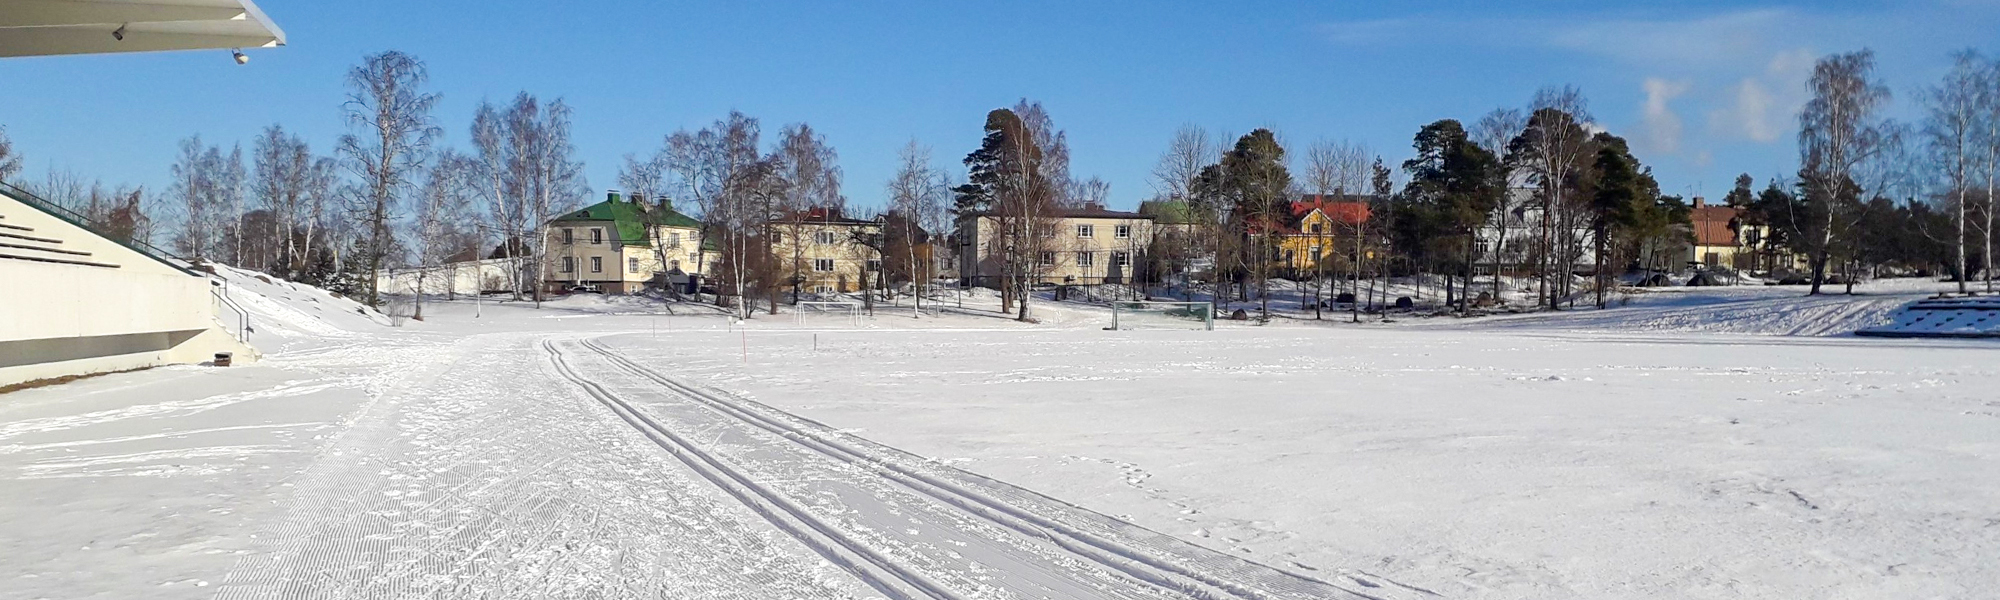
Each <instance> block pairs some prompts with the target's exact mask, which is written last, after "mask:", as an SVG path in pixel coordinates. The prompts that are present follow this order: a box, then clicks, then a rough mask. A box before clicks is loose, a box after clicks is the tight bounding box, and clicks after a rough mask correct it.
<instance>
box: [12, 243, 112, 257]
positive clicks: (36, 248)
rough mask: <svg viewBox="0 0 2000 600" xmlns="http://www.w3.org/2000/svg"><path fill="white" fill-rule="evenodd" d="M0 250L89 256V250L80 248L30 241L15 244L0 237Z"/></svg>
mask: <svg viewBox="0 0 2000 600" xmlns="http://www.w3.org/2000/svg"><path fill="white" fill-rule="evenodd" d="M0 252H13V253H17V254H18V253H21V252H33V253H41V254H58V255H61V256H58V257H57V258H61V257H62V256H69V257H83V256H90V253H89V252H84V251H82V250H64V249H62V248H52V247H48V246H40V245H35V244H32V243H29V244H16V243H14V242H11V241H8V240H6V239H0Z"/></svg>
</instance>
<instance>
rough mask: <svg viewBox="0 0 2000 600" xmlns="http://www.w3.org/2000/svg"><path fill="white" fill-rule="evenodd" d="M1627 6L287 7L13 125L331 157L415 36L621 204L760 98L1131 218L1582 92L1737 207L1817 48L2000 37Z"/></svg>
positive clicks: (430, 54)
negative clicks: (1287, 151)
mask: <svg viewBox="0 0 2000 600" xmlns="http://www.w3.org/2000/svg"><path fill="white" fill-rule="evenodd" d="M1363 4H1365V6H1364V5H1363ZM1616 4H1618V3H1580V2H1512V3H1501V2H1460V1H1450V0H1446V1H1436V2H1426V3H1421V4H1402V3H1349V2H1218V3H1192V2H1189V3H1140V2H1120V3H1111V2H1104V3H1096V2H1047V3H1035V2H1010V3H960V2H907V3H888V2H841V3H820V2H798V3H787V2H759V3H750V2H730V3H720V2H718V3H712V4H691V3H680V2H651V1H643V2H586V1H576V2H457V1H434V2H387V1H376V0H367V1H361V0H344V1H339V2H328V1H323V0H310V1H309V0H262V1H261V2H260V3H259V6H260V7H262V8H263V9H264V11H265V13H267V14H268V15H270V17H271V18H272V19H273V20H274V21H276V22H277V23H278V24H279V25H280V26H281V27H283V28H284V29H285V31H286V33H287V34H288V36H289V38H290V43H291V45H290V46H288V47H285V48H278V49H267V50H251V51H250V53H251V55H252V57H253V58H252V60H251V62H250V64H248V65H246V66H237V65H235V64H234V63H232V62H231V61H230V60H229V57H228V53H227V52H225V51H210V52H178V53H162V54H134V55H98V56H77V57H47V58H27V59H5V60H0V82H4V86H5V87H4V91H0V125H4V126H5V127H6V128H7V131H8V134H9V136H10V137H12V138H13V139H14V141H15V145H16V148H17V150H18V151H20V152H22V153H23V154H25V155H26V157H27V159H28V160H27V167H28V172H27V173H25V174H24V175H26V176H28V177H40V176H41V175H42V174H43V173H44V172H46V171H47V170H48V169H50V168H52V167H53V168H58V169H67V170H70V171H74V172H76V173H79V174H81V175H84V176H86V177H95V178H102V179H104V180H105V181H107V182H109V183H113V184H116V183H126V184H136V185H146V186H147V187H149V188H151V189H153V190H156V191H160V190H163V189H164V187H163V186H164V185H165V182H166V181H167V180H168V165H169V164H170V163H171V161H172V158H173V155H174V146H175V142H176V141H177V140H179V139H181V138H183V137H186V136H188V135H191V134H197V133H198V134H201V135H202V136H203V138H205V139H206V140H209V141H220V142H223V143H225V144H227V143H231V142H236V141H243V142H245V143H247V142H248V140H249V139H250V138H251V136H253V135H254V134H255V133H256V132H257V131H258V130H259V129H260V128H262V127H264V126H266V125H269V124H272V123H279V124H283V125H284V126H286V127H287V128H288V129H292V130H294V131H297V132H300V133H302V134H304V135H305V136H306V137H307V138H308V139H309V140H310V141H311V142H312V143H313V145H314V148H315V150H317V151H320V152H329V151H331V149H332V146H333V140H334V138H335V137H336V136H337V135H339V134H340V133H341V132H342V131H343V123H342V121H341V118H340V110H339V108H340V102H341V98H342V94H343V88H342V85H341V79H342V75H343V73H344V72H345V70H346V69H347V68H349V67H351V66H352V65H354V64H356V63H357V62H358V61H359V60H360V58H361V57H362V56H363V55H365V54H368V53H371V52H377V51H381V50H386V49H397V50H402V51H405V52H408V53H411V54H414V55H416V56H418V57H419V58H422V59H423V60H425V61H426V62H427V63H428V64H429V66H430V72H431V85H432V86H433V88H434V89H435V90H436V91H438V92H441V93H442V94H443V95H444V100H443V103H442V107H441V109H440V110H439V111H438V113H437V115H436V116H437V118H438V120H439V122H440V124H441V125H442V126H443V127H444V128H445V130H446V132H447V138H446V140H447V142H448V143H451V144H454V145H463V144H464V141H465V137H466V136H465V130H466V126H467V124H468V123H469V122H470V117H471V113H472V109H473V107H474V106H476V104H477V103H478V102H479V101H480V100H481V99H492V100H494V101H496V102H499V101H504V100H506V99H508V98H511V97H512V96H513V95H514V94H515V93H516V92H519V91H523V90H525V91H528V92H531V93H534V94H537V95H540V96H542V97H544V98H553V97H562V98H564V99H565V100H566V101H567V102H569V103H570V104H571V105H572V106H573V107H574V109H575V127H576V129H575V132H574V138H575V142H576V145H577V149H578V152H579V158H581V159H582V160H583V161H584V162H585V165H586V172H587V174H588V176H589V179H590V182H591V184H592V186H593V187H594V188H595V189H597V190H600V191H601V190H603V189H605V188H608V187H615V178H616V175H617V167H618V164H619V159H620V157H622V156H623V155H625V154H626V153H630V152H641V153H644V152H650V151H651V150H652V149H653V148H656V147H657V146H658V145H659V143H660V138H661V137H662V136H663V135H664V134H666V133H668V132H671V131H673V130H675V129H677V128H683V127H686V128H695V127H700V126H702V125H705V124H707V123H709V122H712V121H714V120H715V119H717V118H720V117H721V116H723V115H724V114H726V113H727V112H728V111H729V110H731V109H735V110H741V111H743V112H745V113H747V114H749V115H751V116H755V117H758V118H760V119H761V120H762V121H763V123H764V129H765V132H766V142H767V143H768V142H769V141H771V140H772V139H773V138H774V137H775V134H776V132H777V130H778V129H779V127H780V126H782V125H784V124H786V123H792V122H799V121H804V122H807V123H810V124H812V125H813V127H814V128H816V129H819V130H821V131H822V132H824V133H825V134H826V135H827V137H828V138H829V140H830V141H831V142H832V143H833V145H834V146H835V147H836V148H837V149H838V150H839V152H840V158H841V164H842V166H843V168H844V169H845V171H846V183H845V186H844V191H845V193H846V195H847V196H848V198H849V202H850V204H853V205H859V206H876V205H879V203H880V202H881V197H882V188H883V182H884V181H886V180H887V179H888V178H889V176H890V175H891V170H892V168H893V165H894V161H895V153H896V150H897V149H898V148H900V147H901V146H902V145H903V144H904V143H905V142H907V141H908V140H910V139H912V138H914V139H916V140H918V141H919V142H921V143H923V144H925V145H928V146H931V147H932V148H933V149H934V151H935V157H936V159H937V161H938V162H939V163H941V164H945V165H947V166H950V167H952V168H954V169H956V168H958V167H959V165H958V159H960V158H961V157H963V156H964V154H965V153H966V152H968V151H970V150H971V149H972V148H973V147H974V146H975V145H976V144H977V143H978V140H979V137H980V133H981V132H980V130H979V127H980V125H981V123H982V121H983V118H984V114H985V112H986V111H988V110H991V109H993V108H996V107H1000V106H1006V105H1010V104H1012V103H1013V102H1014V101H1016V100H1018V99H1020V98H1023V97H1026V98H1031V99H1035V100H1039V101H1041V102H1043V103H1044V104H1045V105H1046V107H1047V108H1048V110H1049V111H1050V113H1051V114H1052V116H1053V117H1054V118H1055V121H1056V124H1057V125H1058V126H1059V127H1061V128H1063V129H1065V130H1066V131H1067V132H1068V134H1069V139H1070V142H1071V145H1072V155H1073V163H1072V169H1071V170H1072V172H1073V173H1075V174H1077V175H1079V176H1085V177H1087V176H1092V175H1095V176H1099V177H1102V178H1104V179H1105V180H1106V181H1108V182H1110V184H1111V198H1112V204H1113V205H1114V206H1120V207H1130V206H1134V205H1136V204H1137V203H1138V202H1139V201H1140V200H1142V199H1144V198H1146V197H1148V196H1150V195H1151V194H1152V188H1151V186H1150V184H1149V181H1148V173H1149V172H1150V170H1151V168H1152V165H1153V163H1154V161H1155V160H1156V159H1157V157H1158V156H1159V154H1160V152H1161V151H1162V150H1163V149H1164V146H1165V145H1166V142H1167V139H1168V137H1169V136H1170V135H1171V134H1172V133H1173V131H1174V130H1175V129H1176V128H1177V127H1179V126H1181V125H1182V124H1185V123H1193V124H1199V125H1202V126H1204V127H1206V128H1208V129H1209V130H1210V131H1213V132H1218V133H1224V132H1226V133H1231V134H1241V133H1244V132H1246V131H1248V130H1250V129H1252V128H1255V127H1270V128H1273V129H1275V130H1277V131H1278V132H1279V133H1280V135H1281V136H1282V138H1283V140H1284V141H1285V142H1286V143H1287V144H1289V145H1291V146H1292V147H1294V148H1302V147H1303V146H1304V145H1305V144H1307V143H1309V142H1312V141H1314V140H1317V139H1322V138H1325V139H1348V140H1353V141H1358V142H1362V143H1365V144H1367V145H1369V146H1370V147H1371V148H1373V149H1374V150H1375V151H1376V152H1377V153H1379V154H1381V155H1383V156H1384V157H1386V158H1387V159H1389V160H1391V161H1400V160H1401V159H1403V158H1404V157H1405V156H1406V155H1407V154H1408V147H1409V140H1410V137H1411V135H1412V134H1414V133H1415V132H1416V130H1417V128H1418V127H1419V126H1421V125H1423V124H1424V123H1428V122H1430V121H1433V120H1436V119H1440V118H1458V119H1462V120H1472V119H1476V118H1477V117H1478V116H1479V115H1481V114H1483V113H1485V112H1486V111H1488V110H1491V109H1493V108H1495V107H1500V106H1519V105H1522V104H1525V103H1526V102H1527V100H1528V98H1529V97H1530V96H1531V95H1532V94H1533V93H1534V91H1535V89H1536V88H1538V87H1541V86H1544V85H1556V84H1575V85H1577V86H1579V87H1581V88H1582V90H1583V91H1584V93H1585V94H1586V95H1587V96H1588V97H1589V99H1590V101H1591V107H1592V111H1593V113H1594V114H1595V116H1596V119H1597V121H1598V122H1599V123H1600V124H1601V125H1602V126H1604V127H1607V128H1608V129H1610V130H1612V131H1613V132H1614V133H1618V134H1620V135H1624V136H1626V137H1627V138H1629V139H1631V140H1633V142H1634V147H1635V150H1636V151H1637V153H1638V154H1639V156H1640V158H1641V160H1643V161H1645V162H1646V163H1648V164H1650V165H1652V166H1654V168H1655V172H1656V174H1657V175H1659V178H1660V181H1661V186H1662V187H1663V188H1664V189H1665V191H1667V192H1668V193H1679V194H1693V193H1697V192H1698V193H1701V194H1703V195H1707V196H1711V197H1715V196H1720V195H1721V194H1722V193H1723V192H1724V191H1726V189H1727V187H1728V186H1729V185H1730V181H1731V180H1732V179H1733V178H1734V177H1735V175H1736V174H1737V173H1740V172H1749V173H1751V174H1753V175H1755V176H1757V177H1758V178H1759V179H1760V180H1762V179H1763V178H1765V177H1768V176H1770V175H1774V174H1781V173H1786V172H1789V171H1791V170H1793V169H1794V166H1793V164H1794V161H1795V152H1794V149H1793V146H1792V142H1791V139H1792V136H1793V134H1794V131H1795V128H1794V126H1793V121H1794V119H1793V116H1792V115H1793V114H1794V112H1795V110H1796V108H1797V106H1798V104H1799V103H1801V102H1802V101H1803V92H1802V87H1801V86H1802V82H1803V81H1804V78H1805V75H1806V74H1807V73H1808V72H1809V71H1810V69H1811V63H1812V59H1813V58H1814V57H1815V56H1818V55H1820V54H1825V53H1828V52H1835V51H1846V50H1853V49H1858V48H1862V47H1869V48H1873V49H1875V50H1876V52H1877V54H1878V57H1879V63H1880V66H1881V74H1882V76H1883V78H1884V79H1885V80H1886V81H1887V82H1888V83H1889V84H1890V86H1891V87H1892V88H1893V89H1894V91H1895V93H1896V96H1897V105H1896V108H1895V109H1894V110H1895V113H1896V114H1897V115H1898V116H1901V117H1909V116H1913V115H1914V114H1916V111H1915V110H1914V106H1913V104H1912V100H1913V99H1914V96H1915V94H1914V91H1915V90H1916V88H1917V86H1919V85H1923V84H1927V83H1929V82H1931V81H1934V80H1936V79H1937V78H1938V77H1940V76H1941V75H1942V73H1943V72H1944V70H1945V68H1946V66H1947V64H1948V61H1949V59H1948V57H1947V55H1948V53H1949V52H1951V51H1953V50H1955V49H1959V48H1964V47H1980V46H1983V47H1984V48H1983V49H1984V50H1987V51H1988V52H1989V53H1991V52H1993V51H2000V43H1996V42H2000V35H1996V34H1995V32H1996V31H2000V29H1997V28H1996V25H2000V0H1926V1H1915V2H1893V3H1892V2H1818V3H1797V4H1771V3H1744V2H1721V1H1707V2H1699V1H1697V2H1660V3H1649V4H1650V5H1649V6H1646V7H1643V8H1625V7H1618V6H1615V5H1616Z"/></svg>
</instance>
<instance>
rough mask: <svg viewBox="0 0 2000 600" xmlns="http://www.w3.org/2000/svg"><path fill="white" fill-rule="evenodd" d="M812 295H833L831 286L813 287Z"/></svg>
mask: <svg viewBox="0 0 2000 600" xmlns="http://www.w3.org/2000/svg"><path fill="white" fill-rule="evenodd" d="M813 293H815V294H831V293H833V286H830V285H820V286H814V287H813Z"/></svg>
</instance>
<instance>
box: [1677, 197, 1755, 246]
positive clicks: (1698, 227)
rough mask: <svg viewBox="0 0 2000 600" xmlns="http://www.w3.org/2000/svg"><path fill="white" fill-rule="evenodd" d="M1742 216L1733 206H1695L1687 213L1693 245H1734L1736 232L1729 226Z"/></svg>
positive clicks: (1739, 210) (1740, 210) (1741, 211)
mask: <svg viewBox="0 0 2000 600" xmlns="http://www.w3.org/2000/svg"><path fill="white" fill-rule="evenodd" d="M1742 214H1743V210H1742V209H1739V208H1736V207H1733V206H1697V207H1695V208H1694V209H1693V210H1690V211H1688V220H1689V221H1690V222H1691V223H1692V224H1693V225H1694V243H1695V245H1697V246H1734V245H1736V230H1735V229H1733V228H1731V227H1730V226H1729V224H1730V223H1732V222H1735V221H1736V218H1737V217H1739V216H1741V215H1742Z"/></svg>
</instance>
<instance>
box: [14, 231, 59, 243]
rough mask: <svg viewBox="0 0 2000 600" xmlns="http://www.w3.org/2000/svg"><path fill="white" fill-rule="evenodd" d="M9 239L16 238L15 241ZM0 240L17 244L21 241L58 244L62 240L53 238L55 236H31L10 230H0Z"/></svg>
mask: <svg viewBox="0 0 2000 600" xmlns="http://www.w3.org/2000/svg"><path fill="white" fill-rule="evenodd" d="M9 240H16V241H9ZM0 242H7V243H10V244H19V243H22V242H40V243H43V244H60V243H63V241H62V240H59V239H55V238H45V237H39V236H32V235H27V234H21V233H14V232H11V231H0Z"/></svg>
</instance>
